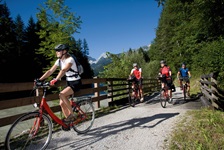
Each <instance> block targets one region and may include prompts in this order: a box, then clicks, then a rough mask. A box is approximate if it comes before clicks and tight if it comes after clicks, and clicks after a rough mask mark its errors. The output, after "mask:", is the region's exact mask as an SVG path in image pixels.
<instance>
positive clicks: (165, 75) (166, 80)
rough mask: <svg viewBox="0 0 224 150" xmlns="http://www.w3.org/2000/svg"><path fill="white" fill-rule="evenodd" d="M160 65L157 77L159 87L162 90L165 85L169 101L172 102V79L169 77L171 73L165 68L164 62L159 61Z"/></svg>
mask: <svg viewBox="0 0 224 150" xmlns="http://www.w3.org/2000/svg"><path fill="white" fill-rule="evenodd" d="M160 65H161V68H160V72H159V76H160V78H161V86H162V88H164V86H165V84H167V87H168V93H169V96H170V101H172V77H171V75H172V72H171V69H170V67H169V66H167V64H166V61H165V60H161V61H160Z"/></svg>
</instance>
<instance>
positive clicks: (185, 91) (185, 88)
mask: <svg viewBox="0 0 224 150" xmlns="http://www.w3.org/2000/svg"><path fill="white" fill-rule="evenodd" d="M186 94H187V87H186V85H185V84H184V85H183V95H184V100H186Z"/></svg>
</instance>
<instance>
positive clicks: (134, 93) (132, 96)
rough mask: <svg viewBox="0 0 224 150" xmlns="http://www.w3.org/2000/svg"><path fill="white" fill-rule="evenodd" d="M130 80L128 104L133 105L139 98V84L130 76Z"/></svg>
mask: <svg viewBox="0 0 224 150" xmlns="http://www.w3.org/2000/svg"><path fill="white" fill-rule="evenodd" d="M128 81H129V82H131V88H129V97H128V99H129V104H130V106H132V107H135V103H136V101H137V100H138V99H139V100H140V99H141V94H140V88H139V84H138V83H137V82H136V81H135V80H134V79H132V78H129V79H128Z"/></svg>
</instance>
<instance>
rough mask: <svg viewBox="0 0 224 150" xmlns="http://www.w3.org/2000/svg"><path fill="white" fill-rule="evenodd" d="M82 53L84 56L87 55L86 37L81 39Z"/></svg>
mask: <svg viewBox="0 0 224 150" xmlns="http://www.w3.org/2000/svg"><path fill="white" fill-rule="evenodd" d="M83 54H84V55H86V56H87V55H89V47H88V44H87V41H86V39H84V40H83Z"/></svg>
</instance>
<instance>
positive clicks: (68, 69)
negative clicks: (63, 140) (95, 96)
mask: <svg viewBox="0 0 224 150" xmlns="http://www.w3.org/2000/svg"><path fill="white" fill-rule="evenodd" d="M68 50H69V47H68V46H67V45H65V44H59V45H57V46H56V47H55V51H56V56H57V58H58V59H57V60H56V61H55V63H54V65H53V66H52V67H51V68H50V69H49V70H48V71H46V72H45V73H44V74H43V75H42V76H41V77H40V78H39V81H43V80H45V79H46V78H48V77H49V76H50V75H52V74H53V73H54V72H55V71H56V69H57V67H61V70H60V71H59V73H58V75H57V76H56V78H54V79H53V80H51V81H50V85H54V84H55V83H56V82H57V81H58V80H61V78H62V77H63V76H64V75H66V81H67V87H66V88H65V89H63V90H62V91H61V92H60V94H59V98H60V106H61V109H62V112H63V114H64V116H65V117H66V118H65V119H64V122H65V123H69V122H71V121H74V119H75V116H74V114H73V110H72V107H71V105H70V102H69V100H68V98H69V96H70V95H72V94H73V93H74V92H77V91H79V90H80V86H81V77H80V75H79V74H77V72H78V68H77V65H76V63H75V60H74V59H73V58H72V57H71V56H70V55H69V53H68Z"/></svg>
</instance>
